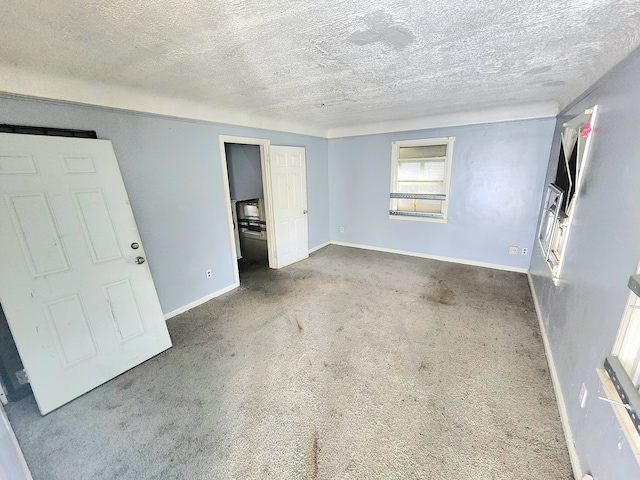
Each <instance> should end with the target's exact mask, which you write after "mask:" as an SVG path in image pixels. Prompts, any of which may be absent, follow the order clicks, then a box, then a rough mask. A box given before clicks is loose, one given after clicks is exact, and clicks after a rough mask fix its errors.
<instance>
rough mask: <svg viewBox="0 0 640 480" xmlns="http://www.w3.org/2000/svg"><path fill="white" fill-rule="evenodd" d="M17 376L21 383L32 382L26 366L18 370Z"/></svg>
mask: <svg viewBox="0 0 640 480" xmlns="http://www.w3.org/2000/svg"><path fill="white" fill-rule="evenodd" d="M16 378H17V379H18V383H19V384H20V385H26V384H27V383H31V381H30V380H29V374H27V371H26V370H25V369H24V368H23V369H22V370H18V371H17V372H16Z"/></svg>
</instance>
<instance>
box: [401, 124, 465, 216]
mask: <svg viewBox="0 0 640 480" xmlns="http://www.w3.org/2000/svg"><path fill="white" fill-rule="evenodd" d="M454 141H455V137H438V138H421V139H413V140H395V141H393V142H391V183H390V189H389V218H391V219H394V220H414V221H415V220H417V221H421V222H435V223H446V222H447V221H448V219H449V216H448V211H449V201H450V194H449V192H450V185H451V165H452V163H453V162H452V160H453V144H454ZM435 145H445V146H446V154H445V156H444V178H443V182H442V183H443V192H444V193H442V194H433V196H434V197H440V196H443V197H444V198H443V199H442V200H441V201H442V207H441V209H440V213H430V212H410V211H402V210H398V209H397V207H396V205H397V200H398V199H399V198H409V199H424V200H429V199H430V198H429V197H430V196H431V194H416V196H415V197H414V196H411V194H406V193H401V192H398V188H397V186H398V164H399V163H400V161H402V160H406V159H401V158H400V148H401V147H430V146H435ZM425 182H426V181H425ZM394 195H395V196H394ZM399 195H403V196H402V197H400V196H399ZM436 200H439V198H436Z"/></svg>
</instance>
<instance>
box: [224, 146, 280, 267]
mask: <svg viewBox="0 0 640 480" xmlns="http://www.w3.org/2000/svg"><path fill="white" fill-rule="evenodd" d="M224 149H225V156H226V162H227V178H228V180H229V195H230V199H231V213H232V216H233V224H234V240H235V247H236V258H237V259H238V271H239V274H240V276H242V274H243V273H244V272H246V271H249V270H255V269H257V268H268V267H269V250H268V239H267V220H266V211H265V210H266V209H265V199H264V183H263V179H262V161H261V157H260V146H259V145H249V144H241V143H225V144H224Z"/></svg>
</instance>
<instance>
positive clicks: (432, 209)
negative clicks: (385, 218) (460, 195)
mask: <svg viewBox="0 0 640 480" xmlns="http://www.w3.org/2000/svg"><path fill="white" fill-rule="evenodd" d="M452 146H453V138H441V139H431V140H412V141H405V142H401V141H399V142H394V144H393V159H392V172H391V174H392V175H391V176H392V182H391V195H390V198H391V206H390V214H391V215H401V216H417V217H425V218H446V207H447V201H448V198H447V197H448V190H449V188H448V187H449V178H448V177H449V171H450V165H451V149H452Z"/></svg>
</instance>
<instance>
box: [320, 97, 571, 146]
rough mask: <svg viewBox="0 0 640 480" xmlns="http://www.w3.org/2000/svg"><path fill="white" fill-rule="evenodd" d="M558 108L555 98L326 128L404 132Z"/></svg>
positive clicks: (544, 114)
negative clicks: (547, 100) (483, 108)
mask: <svg viewBox="0 0 640 480" xmlns="http://www.w3.org/2000/svg"><path fill="white" fill-rule="evenodd" d="M558 112H559V105H558V103H556V102H540V103H527V104H520V105H509V106H504V107H499V108H492V109H485V110H475V111H469V112H459V113H447V114H443V115H432V116H428V117H423V118H412V119H407V120H394V121H389V122H379V123H368V124H363V125H350V126H345V127H336V128H330V129H329V130H328V131H327V138H329V139H331V138H342V137H355V136H359V135H375V134H380V133H390V132H406V131H412V130H427V129H431V128H442V127H458V126H464V125H479V124H483V123H498V122H512V121H516V120H530V119H534V118H548V117H555V116H557V115H558Z"/></svg>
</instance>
